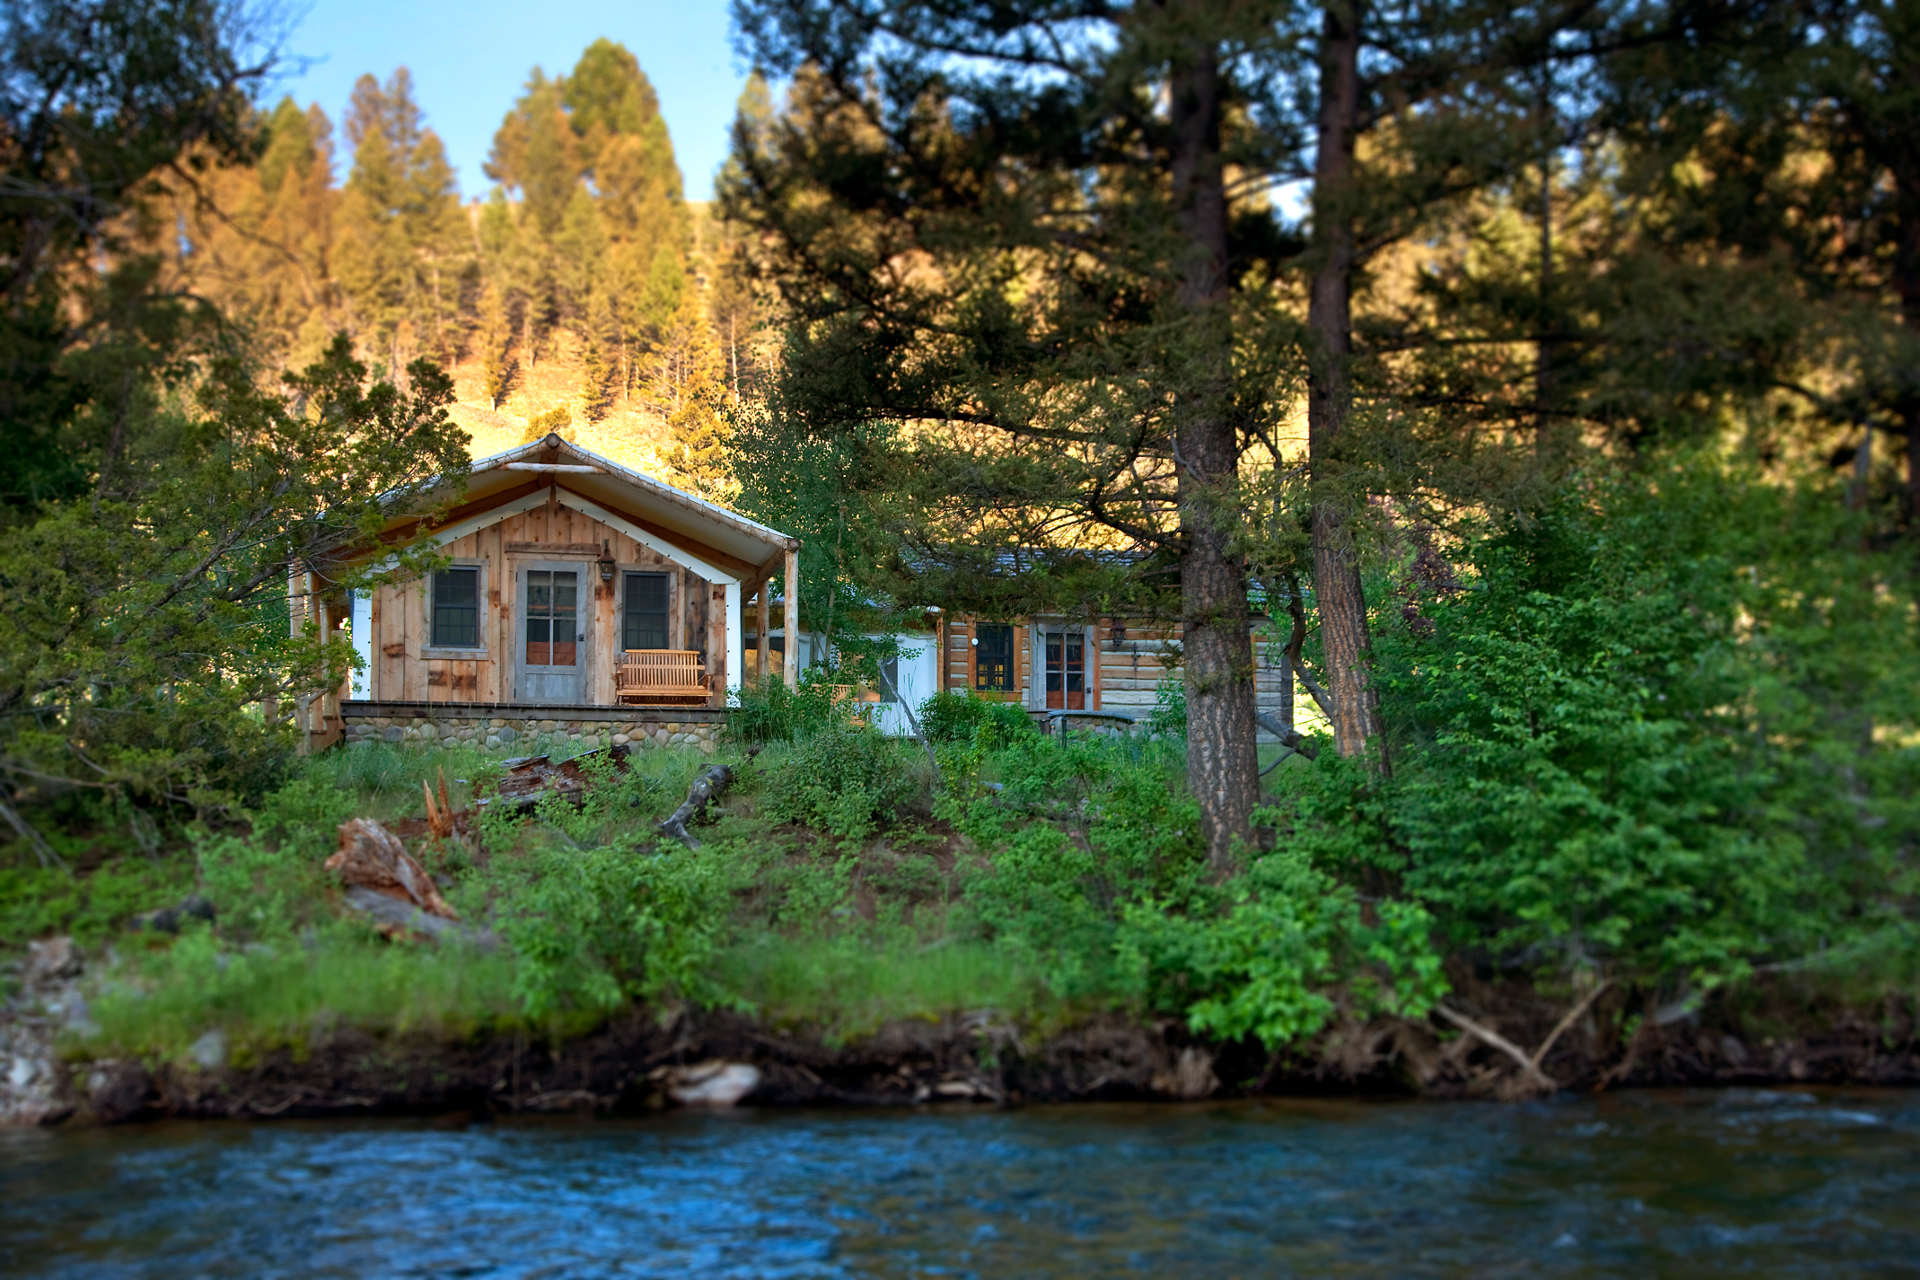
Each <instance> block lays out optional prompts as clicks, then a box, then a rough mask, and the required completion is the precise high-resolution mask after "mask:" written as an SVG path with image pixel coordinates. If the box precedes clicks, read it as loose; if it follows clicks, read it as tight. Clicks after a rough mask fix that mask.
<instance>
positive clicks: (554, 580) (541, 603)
mask: <svg viewBox="0 0 1920 1280" xmlns="http://www.w3.org/2000/svg"><path fill="white" fill-rule="evenodd" d="M579 591H580V575H579V574H578V573H577V572H576V571H575V570H572V569H529V570H527V665H528V666H530V667H570V666H572V665H573V664H574V662H575V660H576V655H577V650H578V646H577V641H576V637H577V636H578V634H579V632H578V630H577V627H578V623H579V614H580V611H579Z"/></svg>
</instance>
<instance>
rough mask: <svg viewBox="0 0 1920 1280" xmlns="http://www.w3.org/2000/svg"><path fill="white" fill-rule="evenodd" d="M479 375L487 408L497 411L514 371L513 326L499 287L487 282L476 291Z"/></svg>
mask: <svg viewBox="0 0 1920 1280" xmlns="http://www.w3.org/2000/svg"><path fill="white" fill-rule="evenodd" d="M478 343H479V348H480V362H481V374H482V377H483V379H484V381H485V385H486V390H487V408H489V409H496V410H497V409H498V408H499V407H500V406H501V404H503V403H504V402H505V401H506V398H507V393H508V392H509V391H511V390H512V389H513V378H514V374H515V372H516V371H517V370H516V367H515V361H514V358H513V325H512V322H511V320H510V319H509V317H508V315H507V304H506V299H505V297H504V296H503V294H502V292H501V289H500V286H499V284H498V283H497V282H496V281H494V280H493V279H488V280H487V281H486V283H485V284H484V285H483V286H482V287H481V292H480V331H479V334H478Z"/></svg>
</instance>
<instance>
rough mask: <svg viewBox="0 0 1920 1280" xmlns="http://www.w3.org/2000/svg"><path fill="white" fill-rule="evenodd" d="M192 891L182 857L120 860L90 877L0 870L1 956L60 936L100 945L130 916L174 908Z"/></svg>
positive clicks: (56, 870)
mask: <svg viewBox="0 0 1920 1280" xmlns="http://www.w3.org/2000/svg"><path fill="white" fill-rule="evenodd" d="M192 890H193V874H192V867H191V865H190V864H188V863H186V862H184V861H182V860H181V859H178V858H153V857H145V856H137V857H120V858H114V859H112V860H111V861H108V862H105V863H102V864H101V865H99V866H95V867H93V868H92V869H91V870H89V871H87V872H86V873H85V874H84V875H83V874H79V873H76V872H75V871H73V870H71V869H70V868H67V867H42V866H26V865H20V866H0V951H5V950H11V949H13V948H16V947H21V946H24V945H25V944H26V943H27V942H28V940H30V939H33V938H41V937H46V936H49V935H51V934H57V933H64V934H70V935H71V936H72V937H73V939H74V941H76V942H78V943H79V944H80V945H81V946H83V947H92V946H96V945H98V944H100V943H101V942H104V941H105V940H106V939H107V938H109V937H111V936H112V934H113V932H114V931H115V930H116V929H119V928H121V927H122V926H123V925H124V924H125V923H126V921H127V919H128V917H130V916H133V915H137V914H138V913H140V912H142V911H152V910H154V909H156V908H159V907H166V906H172V905H173V904H174V903H177V902H179V901H180V900H181V899H182V898H184V897H185V896H186V895H187V894H188V893H190V892H192Z"/></svg>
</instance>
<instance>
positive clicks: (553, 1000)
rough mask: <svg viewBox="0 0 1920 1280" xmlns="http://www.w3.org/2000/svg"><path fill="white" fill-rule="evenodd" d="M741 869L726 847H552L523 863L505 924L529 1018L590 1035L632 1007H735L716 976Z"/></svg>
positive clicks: (516, 987)
mask: <svg viewBox="0 0 1920 1280" xmlns="http://www.w3.org/2000/svg"><path fill="white" fill-rule="evenodd" d="M735 866H736V864H735V862H734V860H732V859H730V858H729V857H727V856H726V851H725V850H724V848H720V847H715V848H706V849H697V850H696V849H682V848H677V847H674V846H666V847H664V848H663V850H662V851H660V852H656V853H640V852H637V851H635V850H634V849H632V848H629V847H623V846H613V845H603V846H600V847H598V848H593V849H579V848H573V847H566V848H554V847H549V848H546V849H544V850H541V851H538V852H537V853H535V854H534V855H532V856H531V857H530V858H529V859H526V860H525V862H524V864H523V866H522V867H521V868H520V870H519V873H518V875H519V878H520V883H519V885H518V886H517V887H516V889H515V891H514V892H513V894H512V895H511V898H510V900H509V903H508V905H507V908H506V911H505V914H504V917H503V920H502V931H503V932H504V933H505V935H506V937H507V940H508V942H509V943H511V944H512V946H513V949H514V952H515V953H516V955H517V956H518V958H519V961H520V963H519V965H518V967H517V969H516V971H515V973H514V979H513V990H514V993H515V995H516V996H517V997H518V999H519V1001H520V1007H521V1009H522V1011H523V1012H524V1013H525V1014H526V1016H527V1017H529V1018H531V1019H534V1020H536V1021H541V1020H552V1019H554V1018H556V1017H570V1018H572V1019H573V1020H575V1021H576V1022H581V1023H584V1024H587V1025H590V1024H591V1023H593V1022H595V1021H597V1020H598V1019H599V1018H600V1017H602V1016H604V1015H606V1014H608V1013H611V1012H612V1011H613V1010H615V1009H617V1008H619V1007H621V1006H622V1005H623V1004H625V1003H626V1002H627V1001H628V1000H635V999H638V1000H647V1001H660V1000H666V999H687V1000H693V1001H697V1002H701V1003H709V1004H714V1003H721V1004H723V1003H727V1000H726V997H725V996H724V995H723V993H721V992H720V991H719V989H718V988H717V987H715V985H714V984H713V982H712V980H711V978H710V977H709V972H710V969H711V966H712V961H713V957H714V955H715V954H716V952H717V950H718V949H719V946H720V944H721V942H722V940H723V939H724V938H725V937H726V935H727V931H728V928H729V913H730V909H731V905H732V894H733V891H734V889H735V888H736V887H737V871H736V870H735Z"/></svg>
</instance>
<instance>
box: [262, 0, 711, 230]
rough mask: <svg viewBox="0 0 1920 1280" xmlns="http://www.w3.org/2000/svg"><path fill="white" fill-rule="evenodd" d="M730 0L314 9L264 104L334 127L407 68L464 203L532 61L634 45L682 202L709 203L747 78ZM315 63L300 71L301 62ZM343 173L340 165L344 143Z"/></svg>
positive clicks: (482, 184) (393, 2)
mask: <svg viewBox="0 0 1920 1280" xmlns="http://www.w3.org/2000/svg"><path fill="white" fill-rule="evenodd" d="M727 8H728V6H727V3H726V0H683V3H679V4H671V3H662V2H661V0H629V2H628V3H625V4H605V3H581V2H580V0H565V2H563V3H556V2H555V0H513V2H512V3H508V2H507V0H468V2H466V3H460V4H449V3H444V2H440V0H428V2H425V3H421V2H417V0H385V2H384V3H382V2H380V0H312V7H311V8H309V9H308V10H307V11H306V13H305V15H304V17H302V18H300V19H299V20H298V21H297V22H296V23H295V24H294V25H293V27H292V29H291V30H290V32H289V33H288V36H287V38H286V40H285V42H284V49H285V52H286V54H287V55H288V57H289V59H290V61H293V63H294V65H292V66H291V67H290V69H289V71H288V73H287V74H286V76H285V77H284V79H283V81H282V83H281V84H280V85H278V86H276V88H275V90H274V92H273V93H272V95H271V97H270V99H269V102H270V103H271V102H273V101H278V99H279V97H280V95H281V94H282V93H291V94H292V95H293V96H294V99H295V100H296V101H298V102H299V103H300V105H301V106H303V107H304V106H306V105H307V104H308V103H309V102H318V103H319V104H320V106H321V107H322V109H324V110H325V111H326V113H327V115H328V116H330V117H331V118H332V119H333V121H334V123H335V124H336V125H338V124H339V122H340V118H341V116H342V115H343V114H345V112H346V106H347V95H348V94H349V93H351V92H352V90H353V82H354V81H355V80H357V79H358V78H359V77H360V75H361V73H363V72H371V73H372V74H374V75H376V76H378V77H379V78H380V79H382V80H385V79H386V77H387V74H388V73H389V72H391V71H392V70H393V69H394V68H395V67H398V66H404V67H406V68H407V69H408V70H409V71H411V72H412V73H413V83H414V88H415V92H416V94H417V96H418V97H419V100H420V106H421V108H422V109H423V110H424V111H425V112H426V117H427V125H428V126H429V127H430V128H432V129H433V131H434V132H436V133H438V134H439V135H440V139H441V141H442V142H444V143H445V144H446V147H447V156H448V158H449V159H450V160H451V161H452V162H453V166H454V168H455V169H456V170H457V171H458V173H459V176H460V194H461V196H462V198H464V199H472V198H473V197H474V196H476V195H481V196H484V195H485V194H486V192H487V191H488V190H489V188H490V187H491V186H492V184H491V183H490V182H488V181H487V178H486V176H485V175H484V174H483V173H481V171H480V166H481V164H483V163H484V162H485V161H486V158H487V149H488V147H490V146H491V145H492V143H493V131H494V130H495V129H496V128H498V127H499V125H500V118H501V117H502V116H504V115H505V114H506V112H507V108H508V107H509V106H511V105H512V103H513V100H514V98H515V97H516V96H518V94H519V92H520V86H521V85H522V84H523V83H525V81H526V78H527V73H528V72H529V71H531V70H532V69H533V68H534V67H535V66H536V65H538V66H540V67H542V68H544V69H545V70H546V71H547V72H548V74H554V73H559V72H564V71H566V70H567V69H568V68H570V67H572V66H573V64H574V61H575V60H576V59H577V58H579V56H580V52H581V50H583V49H585V48H586V47H587V46H588V45H589V44H591V43H592V42H593V41H594V40H595V39H597V38H598V37H600V36H606V37H608V38H609V39H612V40H617V41H619V42H620V43H621V44H624V45H626V46H627V48H629V49H631V50H633V53H634V56H635V57H637V58H639V59H640V67H641V70H643V71H645V72H646V73H647V78H648V79H649V80H651V81H653V87H654V90H655V91H656V92H657V93H658V94H659V95H660V112H661V114H662V115H664V116H665V117H666V120H667V129H668V131H669V132H670V133H671V134H672V135H673V149H674V154H675V155H676V156H677V157H678V158H679V161H680V172H681V175H682V176H683V177H684V178H685V180H686V188H687V198H688V199H690V200H706V199H709V198H710V197H711V196H712V193H713V174H714V170H716V169H717V168H719V166H720V163H721V161H723V160H724V159H725V158H726V153H727V129H728V127H729V125H730V124H731V123H732V120H733V104H734V100H735V99H736V98H738V97H739V96H740V88H741V86H742V85H743V84H744V83H745V82H746V71H747V69H746V67H744V66H743V65H741V64H740V63H739V61H738V59H737V58H736V57H735V55H734V52H733V47H732V44H731V42H730V40H729V31H730V25H729V19H728V13H727ZM303 58H304V59H310V60H311V61H310V63H309V65H307V67H306V68H305V69H304V70H301V69H300V67H299V66H298V64H297V60H298V59H303ZM339 145H340V147H341V148H342V154H341V155H340V156H339V168H338V171H337V172H338V176H339V177H340V178H341V179H342V180H344V179H345V177H346V166H347V163H348V157H347V156H346V155H345V154H344V147H345V144H344V142H342V143H340V144H339Z"/></svg>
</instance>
